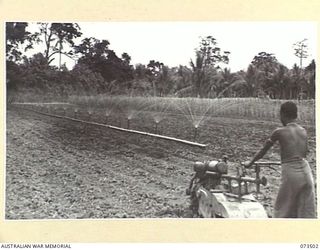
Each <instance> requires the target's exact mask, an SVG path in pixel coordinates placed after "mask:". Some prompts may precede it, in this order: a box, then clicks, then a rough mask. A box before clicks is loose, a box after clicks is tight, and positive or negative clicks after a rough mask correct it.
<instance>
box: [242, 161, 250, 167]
mask: <svg viewBox="0 0 320 250" xmlns="http://www.w3.org/2000/svg"><path fill="white" fill-rule="evenodd" d="M243 166H244V167H245V168H250V167H251V166H252V163H251V161H245V162H244V163H243Z"/></svg>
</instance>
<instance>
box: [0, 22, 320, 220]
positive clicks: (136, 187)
mask: <svg viewBox="0 0 320 250" xmlns="http://www.w3.org/2000/svg"><path fill="white" fill-rule="evenodd" d="M5 45H6V46H5V51H3V53H5V58H6V61H5V76H6V79H5V82H6V90H5V91H6V125H5V126H6V166H5V177H4V178H5V185H4V186H5V194H4V196H5V199H4V205H5V220H61V219H64V220H66V219H72V220H74V219H79V220H81V219H99V220H111V219H117V220H124V219H126V220H128V219H129V220H131V219H150V218H153V219H154V218H157V219H158V218H159V219H164V218H166V219H168V218H170V219H186V218H188V219H198V220H201V219H203V218H211V219H248V220H250V219H262V220H272V219H275V218H288V219H295V218H305V219H311V218H318V215H317V192H316V191H317V185H316V184H317V176H316V125H315V121H316V117H315V82H316V64H317V61H316V58H317V51H316V48H317V26H316V23H314V22H302V21H301V22H297V21H296V22H284V21H282V22H280V21H279V22H275V21H266V22H255V21H247V22H244V21H237V22H222V21H220V22H218V21H215V22H214V21H211V22H164V21H162V22H146V21H145V22H133V21H132V22H130V21H128V22H44V21H41V22H40V21H39V22H26V21H21V20H19V21H17V22H13V21H12V20H11V21H10V22H9V21H7V22H6V23H5Z"/></svg>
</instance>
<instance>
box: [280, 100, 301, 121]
mask: <svg viewBox="0 0 320 250" xmlns="http://www.w3.org/2000/svg"><path fill="white" fill-rule="evenodd" d="M280 113H281V114H283V115H284V116H285V117H287V118H289V119H296V118H297V116H298V108H297V105H296V104H295V103H294V102H285V103H282V104H281V107H280Z"/></svg>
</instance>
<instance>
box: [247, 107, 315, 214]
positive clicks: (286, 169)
mask: <svg viewBox="0 0 320 250" xmlns="http://www.w3.org/2000/svg"><path fill="white" fill-rule="evenodd" d="M296 118H297V106H296V104H294V103H293V102H290V101H289V102H285V103H283V104H282V105H281V107H280V120H281V123H282V125H283V127H281V128H278V129H276V130H274V131H273V133H272V135H271V136H270V137H269V139H268V140H267V141H266V143H265V145H264V146H263V148H262V149H261V150H260V151H258V152H257V154H256V155H255V156H254V157H253V159H252V160H251V161H247V162H245V164H244V165H245V167H250V166H252V165H253V164H254V162H255V161H257V160H259V159H261V158H262V157H263V156H264V155H265V154H266V152H267V151H268V150H269V149H270V148H271V147H272V145H274V143H275V142H277V141H278V142H279V144H280V155H281V162H282V164H281V176H282V177H283V178H281V184H280V188H279V192H278V195H277V198H276V201H275V205H274V217H277V218H315V191H314V181H313V177H312V171H311V168H310V166H309V163H308V162H307V160H306V155H307V151H308V147H307V132H306V130H305V129H304V128H302V127H301V126H299V125H298V124H296V123H295V120H296Z"/></svg>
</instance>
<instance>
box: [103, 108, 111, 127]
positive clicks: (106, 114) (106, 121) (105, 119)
mask: <svg viewBox="0 0 320 250" xmlns="http://www.w3.org/2000/svg"><path fill="white" fill-rule="evenodd" d="M109 116H110V114H109V113H108V112H107V111H106V113H105V118H104V123H105V124H108V119H109Z"/></svg>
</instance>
